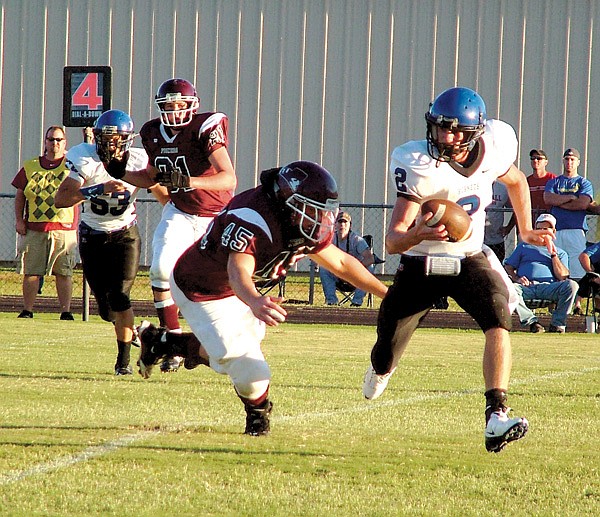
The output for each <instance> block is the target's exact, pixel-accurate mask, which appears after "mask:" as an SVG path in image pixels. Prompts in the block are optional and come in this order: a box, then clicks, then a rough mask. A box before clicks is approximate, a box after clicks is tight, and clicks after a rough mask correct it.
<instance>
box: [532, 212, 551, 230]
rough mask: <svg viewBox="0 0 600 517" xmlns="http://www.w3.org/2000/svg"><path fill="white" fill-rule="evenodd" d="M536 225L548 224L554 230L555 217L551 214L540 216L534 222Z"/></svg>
mask: <svg viewBox="0 0 600 517" xmlns="http://www.w3.org/2000/svg"><path fill="white" fill-rule="evenodd" d="M538 223H550V224H551V225H552V228H556V217H554V216H553V215H552V214H540V216H539V217H538V218H537V219H536V220H535V225H536V226H537V224H538Z"/></svg>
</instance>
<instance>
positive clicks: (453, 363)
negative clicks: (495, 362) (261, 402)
mask: <svg viewBox="0 0 600 517" xmlns="http://www.w3.org/2000/svg"><path fill="white" fill-rule="evenodd" d="M0 324H1V325H2V328H3V338H2V352H3V353H2V367H1V368H0V394H1V395H2V402H1V404H0V515H24V516H25V515H27V516H32V515H61V516H62V515H66V516H83V515H118V516H122V515H136V516H145V515H153V516H156V515H180V516H184V515H214V516H230V515H231V516H262V515H268V516H313V515H314V516H321V515H329V516H333V515H335V516H337V515H342V516H346V515H348V516H355V515H360V516H363V515H365V516H371V515H373V516H389V515H422V516H429V515H457V516H459V515H460V516H464V515H472V516H488V515H489V516H498V515H515V514H519V515H556V516H564V515H599V514H600V472H599V465H600V454H599V452H598V446H599V444H600V336H597V335H593V334H564V335H549V334H545V335H531V334H527V333H515V334H513V336H512V337H513V352H514V353H513V355H514V365H513V374H512V384H511V391H510V396H509V403H510V405H511V406H512V407H513V408H514V413H515V414H516V415H524V416H527V418H528V419H529V420H530V424H531V429H530V432H529V434H528V435H527V436H526V437H525V438H524V439H523V440H521V441H520V442H517V443H514V444H511V445H509V446H508V447H507V449H506V450H505V451H503V452H502V453H500V454H497V455H493V454H489V453H487V452H486V451H485V448H484V445H483V427H484V416H483V406H484V399H483V396H482V391H483V382H482V374H481V353H482V344H483V336H482V335H481V333H480V332H476V331H457V330H418V331H417V333H416V334H415V336H414V339H413V342H412V343H411V345H410V347H409V348H408V350H407V352H406V354H405V357H404V358H403V360H402V362H401V364H400V366H399V368H398V370H397V372H396V374H395V375H394V377H393V378H392V379H391V381H390V384H389V387H388V389H387V391H386V392H385V394H384V395H383V396H382V397H381V398H380V399H378V400H376V401H372V402H368V401H365V400H364V399H363V398H362V394H361V385H362V377H363V374H364V371H365V369H366V366H367V364H368V358H369V351H370V348H371V345H372V343H373V340H374V337H375V330H374V328H372V327H356V326H323V325H292V324H284V325H282V326H280V327H278V328H277V329H269V330H268V333H267V339H266V340H265V342H264V347H263V348H264V351H265V354H266V356H267V358H268V360H269V363H270V365H271V368H272V371H273V384H272V389H271V396H272V400H273V401H274V403H275V408H274V412H273V417H272V433H271V435H270V436H268V437H259V438H254V437H248V436H244V435H243V434H242V432H243V427H244V412H243V408H242V405H241V403H240V402H239V400H238V399H237V397H236V396H235V394H234V392H233V389H232V388H231V385H230V383H229V380H228V379H227V378H226V377H224V376H220V375H217V374H215V373H214V372H212V371H210V370H209V369H207V368H205V367H200V368H198V369H196V370H193V371H186V370H182V371H180V372H178V373H175V374H167V375H165V374H162V375H161V374H160V373H156V374H154V375H153V376H152V378H150V379H148V380H143V379H141V378H140V377H139V376H138V375H135V376H133V377H130V378H122V377H115V376H114V375H113V371H112V367H113V364H114V359H115V352H116V345H115V344H114V338H113V331H112V328H111V326H110V325H109V324H107V323H104V322H102V321H100V320H99V319H97V318H95V317H93V318H92V320H91V321H90V322H87V323H85V322H81V321H75V322H63V321H59V320H58V319H57V315H56V314H47V315H45V314H39V315H38V314H36V318H35V319H34V320H19V319H17V318H16V317H15V315H14V314H0ZM136 357H137V352H134V359H133V360H132V362H134V361H135V358H136Z"/></svg>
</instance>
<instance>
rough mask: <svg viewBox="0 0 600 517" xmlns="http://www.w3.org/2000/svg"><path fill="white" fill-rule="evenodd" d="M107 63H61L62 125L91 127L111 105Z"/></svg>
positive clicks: (109, 76)
mask: <svg viewBox="0 0 600 517" xmlns="http://www.w3.org/2000/svg"><path fill="white" fill-rule="evenodd" d="M111 90H112V82H111V68H110V66H65V68H64V72H63V125H64V126H66V127H89V126H93V125H94V122H95V121H96V119H97V118H98V117H99V116H100V115H101V114H102V113H104V112H105V111H107V110H109V109H110V106H111Z"/></svg>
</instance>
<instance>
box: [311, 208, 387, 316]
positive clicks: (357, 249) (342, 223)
mask: <svg viewBox="0 0 600 517" xmlns="http://www.w3.org/2000/svg"><path fill="white" fill-rule="evenodd" d="M351 228H352V217H350V214H349V213H348V212H341V213H340V214H339V215H338V217H337V220H336V222H335V235H334V236H333V244H335V245H336V246H337V247H338V248H340V249H341V250H343V251H345V252H346V253H348V254H349V255H352V256H353V257H355V258H356V259H358V260H359V261H360V262H361V264H362V265H363V266H365V267H366V268H367V269H368V270H369V271H370V272H371V273H372V272H373V263H374V262H375V257H374V255H373V252H372V251H371V248H369V245H368V244H367V242H366V241H365V240H364V239H363V238H362V237H361V236H360V235H358V234H356V233H354V232H353V231H352V229H351ZM319 277H320V278H321V285H322V286H323V294H324V295H325V303H326V304H327V305H337V304H338V298H337V295H336V287H335V284H336V281H337V280H338V278H337V277H336V276H335V275H334V274H332V273H330V272H329V271H327V270H326V269H325V268H322V267H321V268H319ZM364 298H365V291H362V290H361V289H356V290H355V291H354V295H353V296H352V302H351V305H352V307H360V306H361V305H362V304H363V300H364Z"/></svg>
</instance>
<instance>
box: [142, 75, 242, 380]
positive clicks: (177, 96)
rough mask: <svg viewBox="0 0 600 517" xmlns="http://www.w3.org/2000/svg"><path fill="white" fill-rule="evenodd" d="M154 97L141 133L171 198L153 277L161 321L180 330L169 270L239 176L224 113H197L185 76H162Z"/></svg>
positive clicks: (155, 247)
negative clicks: (152, 109) (155, 110)
mask: <svg viewBox="0 0 600 517" xmlns="http://www.w3.org/2000/svg"><path fill="white" fill-rule="evenodd" d="M154 100H155V103H156V106H157V108H158V111H159V113H160V116H159V117H158V118H155V119H153V120H150V121H149V122H146V124H144V126H143V127H142V129H141V130H140V136H141V138H142V144H143V146H144V148H145V149H146V152H147V153H148V159H149V167H148V171H149V174H150V176H151V177H152V178H155V179H156V180H157V181H159V182H160V183H161V184H162V185H164V186H166V187H168V191H169V198H170V201H169V202H168V203H166V204H165V206H164V208H163V212H162V217H161V220H160V222H159V223H158V226H157V227H156V230H155V232H154V237H153V240H152V264H151V266H150V282H151V284H152V293H153V296H154V306H155V308H156V312H157V315H158V319H159V321H160V325H161V326H164V327H166V328H168V329H169V330H173V331H181V326H180V324H179V317H178V314H179V311H178V308H177V306H176V305H175V304H174V302H173V298H172V296H171V291H170V286H169V276H170V274H171V271H172V270H173V266H175V262H176V261H177V259H178V258H179V256H180V255H181V254H182V253H183V252H184V251H185V250H186V249H187V248H188V247H190V246H191V245H192V244H193V243H194V242H196V241H197V240H198V239H199V238H200V237H202V235H204V233H205V232H206V230H207V228H208V225H209V224H210V222H211V221H212V219H213V218H214V216H215V215H216V214H218V213H219V212H220V211H221V210H222V209H223V207H224V206H225V205H226V204H227V203H228V202H229V201H230V200H231V198H232V196H233V191H234V190H235V187H236V184H237V178H236V175H235V171H234V169H233V164H232V163H231V159H230V157H229V153H228V151H227V145H228V136H227V129H228V124H229V122H228V119H227V116H226V115H225V114H223V113H212V112H206V113H196V111H197V110H198V108H199V106H200V100H199V98H198V95H197V93H196V89H195V87H194V86H193V84H192V83H190V82H189V81H187V80H185V79H179V78H174V79H169V80H167V81H165V82H163V83H162V84H161V85H160V87H159V88H158V91H157V93H156V96H155V98H154ZM173 173H175V174H173ZM175 178H176V180H175V181H176V182H173V179H175ZM180 363H181V358H178V357H172V358H167V359H165V361H164V363H163V364H162V365H161V370H162V371H164V372H169V371H177V369H178V368H179V366H180Z"/></svg>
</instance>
